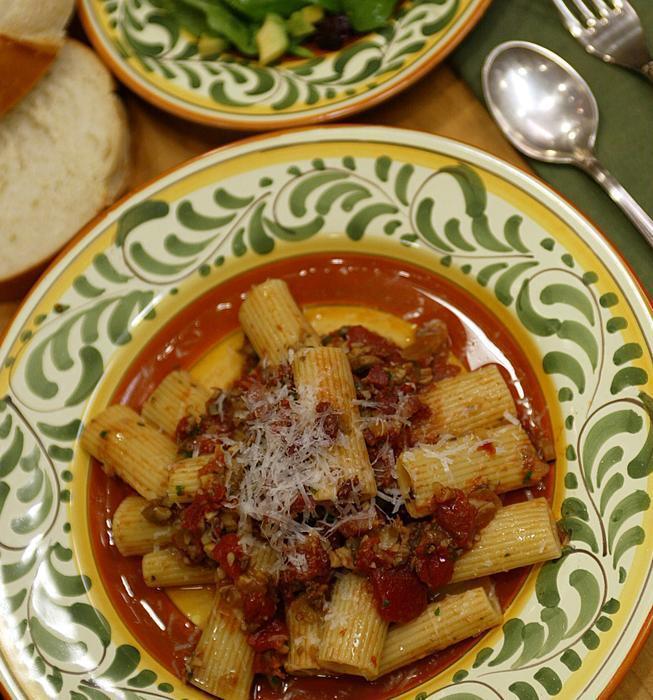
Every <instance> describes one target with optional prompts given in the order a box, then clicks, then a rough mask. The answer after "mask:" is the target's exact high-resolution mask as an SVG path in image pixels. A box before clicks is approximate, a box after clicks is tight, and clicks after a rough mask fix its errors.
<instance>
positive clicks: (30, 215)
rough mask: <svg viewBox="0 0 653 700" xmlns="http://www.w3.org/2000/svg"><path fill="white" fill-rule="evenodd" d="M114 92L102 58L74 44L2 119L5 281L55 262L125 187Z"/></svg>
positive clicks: (0, 226) (0, 234)
mask: <svg viewBox="0 0 653 700" xmlns="http://www.w3.org/2000/svg"><path fill="white" fill-rule="evenodd" d="M44 4H47V3H44ZM114 88H115V85H114V82H113V79H112V78H111V76H110V74H109V72H108V71H107V69H106V68H105V67H104V65H103V64H102V63H101V61H100V60H99V58H97V56H96V55H95V54H94V53H93V52H92V51H91V50H90V49H89V48H87V47H86V46H84V45H82V44H80V43H79V42H77V41H72V40H69V41H67V42H66V43H65V44H64V46H63V48H62V49H61V51H60V52H59V54H58V56H57V58H56V60H55V62H54V63H53V65H52V68H51V70H50V71H49V72H48V74H47V75H46V76H45V77H44V78H43V79H42V80H41V81H40V82H39V84H38V85H37V86H36V87H35V88H34V89H33V90H32V91H31V92H30V93H29V94H28V95H27V96H26V97H25V98H24V99H23V100H22V101H21V102H20V103H19V104H18V105H17V106H16V107H14V108H13V109H12V110H11V111H10V112H8V113H7V114H5V115H4V116H3V117H2V118H1V119H0V163H2V168H0V246H1V247H2V255H0V280H7V279H10V278H13V277H15V276H17V275H19V274H20V273H21V272H24V271H26V270H28V269H30V268H32V267H34V266H35V265H38V264H40V263H43V262H45V261H46V260H47V259H49V258H50V257H52V255H54V253H56V252H57V250H59V248H61V247H62V246H63V245H64V244H65V243H66V242H67V241H68V240H69V239H70V238H71V237H72V236H73V235H74V234H75V233H76V232H77V231H78V230H79V229H80V228H81V227H82V226H83V225H84V224H85V223H86V222H87V221H89V220H90V219H91V218H92V217H93V216H95V215H96V214H97V213H98V212H99V211H100V210H101V209H103V208H104V207H105V206H106V205H108V204H110V203H111V202H112V201H113V200H114V199H115V198H116V197H117V196H118V195H119V194H120V193H121V191H122V190H123V189H124V187H125V186H126V179H127V174H128V167H127V165H128V132H127V125H126V118H125V114H124V110H123V107H122V104H121V103H120V101H119V99H118V97H117V96H116V95H115V93H114Z"/></svg>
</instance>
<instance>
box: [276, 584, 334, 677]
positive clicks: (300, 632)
mask: <svg viewBox="0 0 653 700" xmlns="http://www.w3.org/2000/svg"><path fill="white" fill-rule="evenodd" d="M286 624H287V625H288V633H289V635H290V650H289V652H288V658H287V659H286V663H285V667H286V671H288V673H294V674H296V675H312V674H315V673H317V672H318V671H319V670H320V662H319V661H318V653H319V650H320V644H321V642H322V634H323V631H324V613H323V612H322V610H316V609H315V608H314V607H313V606H312V605H311V603H310V602H309V600H308V597H307V596H306V594H302V595H300V596H299V597H298V598H295V600H293V601H292V603H290V605H288V606H287V608H286Z"/></svg>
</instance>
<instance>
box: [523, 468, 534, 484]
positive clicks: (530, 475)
mask: <svg viewBox="0 0 653 700" xmlns="http://www.w3.org/2000/svg"><path fill="white" fill-rule="evenodd" d="M532 478H533V470H532V469H529V470H528V471H527V472H526V474H524V483H525V484H527V483H528V482H529V481H530V480H531V479H532Z"/></svg>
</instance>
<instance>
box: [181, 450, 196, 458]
mask: <svg viewBox="0 0 653 700" xmlns="http://www.w3.org/2000/svg"><path fill="white" fill-rule="evenodd" d="M180 454H181V456H182V457H186V458H188V457H192V456H193V451H192V450H180Z"/></svg>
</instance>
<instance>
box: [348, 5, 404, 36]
mask: <svg viewBox="0 0 653 700" xmlns="http://www.w3.org/2000/svg"><path fill="white" fill-rule="evenodd" d="M341 4H342V9H343V10H344V11H345V12H346V13H347V16H348V17H349V21H350V22H351V26H352V27H353V28H354V29H355V30H356V31H357V32H361V33H362V32H371V31H372V30H373V29H378V28H379V27H382V26H383V25H384V24H385V23H386V22H387V21H388V20H389V19H390V17H391V16H392V13H393V12H394V9H395V5H396V4H397V0H341Z"/></svg>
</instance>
